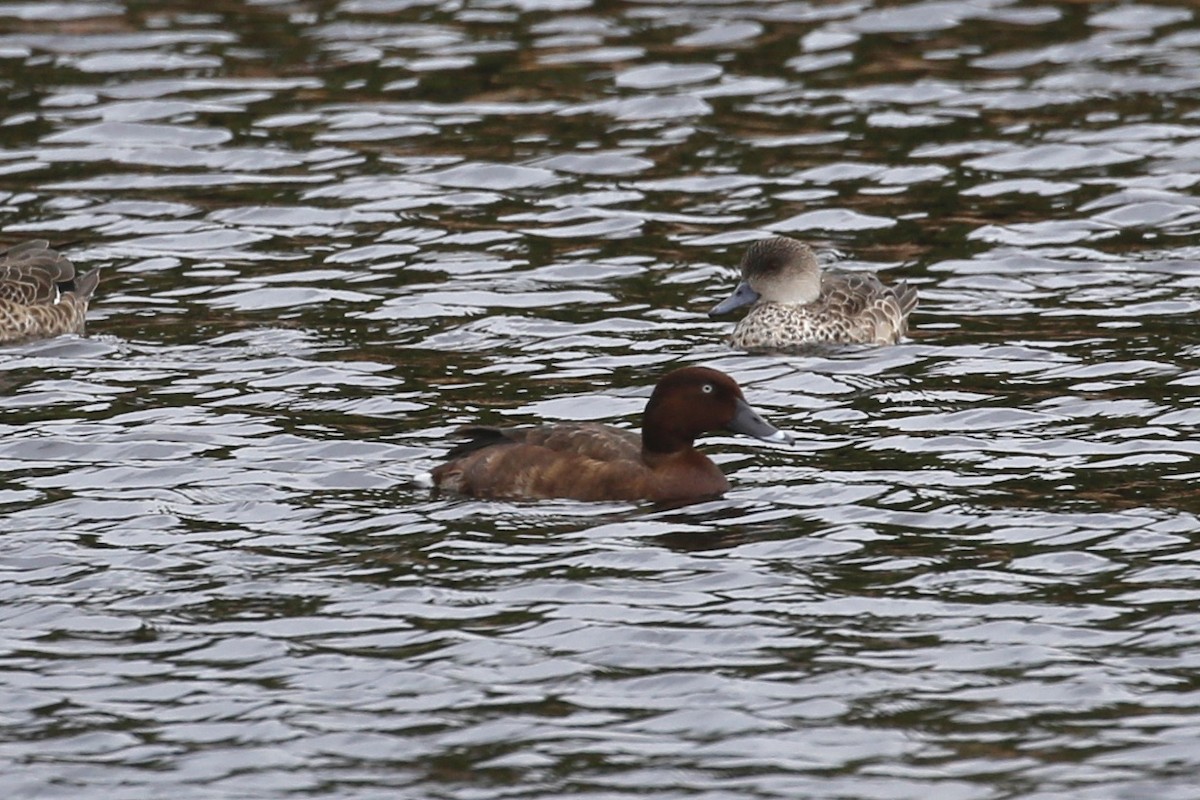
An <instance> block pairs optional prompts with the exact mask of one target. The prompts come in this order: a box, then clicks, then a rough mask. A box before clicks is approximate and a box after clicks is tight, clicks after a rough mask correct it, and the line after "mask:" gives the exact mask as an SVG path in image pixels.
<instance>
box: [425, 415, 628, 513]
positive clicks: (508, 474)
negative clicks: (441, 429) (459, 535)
mask: <svg viewBox="0 0 1200 800" xmlns="http://www.w3.org/2000/svg"><path fill="white" fill-rule="evenodd" d="M460 433H462V434H465V435H467V436H469V437H471V438H470V439H469V440H468V441H466V442H464V443H463V444H460V445H459V446H458V447H455V448H454V449H453V450H452V451H451V452H450V453H449V460H448V461H447V462H446V463H444V464H441V465H439V466H437V467H435V468H434V470H433V480H434V485H435V486H437V487H439V488H442V489H449V490H451V491H455V492H459V493H461V494H466V495H471V496H474V497H493V498H497V497H511V498H544V497H565V498H575V499H577V500H606V499H607V500H611V499H622V498H638V497H643V496H645V495H646V492H647V488H646V482H647V480H648V475H647V473H648V470H646V468H645V466H644V465H643V463H642V461H641V440H640V437H638V436H637V435H636V434H631V433H629V432H627V431H621V430H619V429H616V428H608V427H607V426H602V425H589V424H586V423H585V424H580V425H547V426H542V427H537V428H486V427H471V428H465V429H463V430H462V431H460Z"/></svg>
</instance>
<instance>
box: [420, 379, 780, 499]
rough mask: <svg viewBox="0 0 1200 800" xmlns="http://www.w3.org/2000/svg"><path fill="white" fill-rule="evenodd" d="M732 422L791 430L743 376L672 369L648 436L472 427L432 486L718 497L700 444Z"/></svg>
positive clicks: (723, 484)
mask: <svg viewBox="0 0 1200 800" xmlns="http://www.w3.org/2000/svg"><path fill="white" fill-rule="evenodd" d="M715 430H729V431H733V432H735V433H744V434H746V435H748V436H754V437H757V438H759V439H763V440H766V441H769V442H781V443H790V442H791V441H792V437H791V435H790V434H787V433H785V432H783V431H780V430H778V429H777V428H775V427H774V426H773V425H771V424H770V423H768V422H767V421H766V420H764V419H763V418H762V417H761V416H759V415H758V413H757V412H756V411H755V410H754V409H753V408H751V407H750V406H749V404H747V403H746V400H745V398H744V397H743V396H742V390H741V389H740V388H738V385H737V383H735V382H734V380H733V379H732V378H730V377H729V376H728V375H726V374H725V373H723V372H718V371H717V370H715V369H709V368H707V367H685V368H683V369H677V370H675V371H674V372H670V373H668V374H667V375H665V376H664V377H663V378H662V380H660V381H659V382H658V385H657V386H655V387H654V393H653V394H652V395H651V396H650V401H649V402H648V403H647V404H646V411H645V413H644V415H643V417H642V434H641V436H639V435H637V434H636V433H633V432H632V431H628V430H624V429H622V428H614V427H612V426H611V425H600V424H597V423H559V424H554V425H540V426H536V427H530V428H489V427H468V428H464V429H462V430H461V431H460V433H461V434H463V435H466V436H469V437H470V439H469V440H468V441H466V442H464V443H462V444H460V445H458V446H457V447H455V448H454V449H453V450H451V451H450V453H449V454H448V456H447V458H449V461H447V462H446V463H445V464H441V465H440V466H438V467H436V468H435V469H434V470H433V482H434V486H435V487H437V488H439V489H446V490H449V491H453V492H458V493H460V494H465V495H470V496H472V497H481V498H513V499H520V498H529V499H536V498H552V497H557V498H569V499H574V500H651V501H654V502H679V501H690V500H698V499H702V498H705V497H715V496H717V495H720V494H722V493H723V492H725V491H726V490H727V489H728V488H729V481H728V480H726V478H725V475H724V474H723V473H722V472H721V470H720V468H718V467H717V465H716V464H714V463H713V462H712V461H711V460H710V459H709V458H708V457H707V456H705V455H704V454H703V453H700V452H699V451H697V450H696V449H695V448H694V447H693V442H694V441H695V439H696V438H697V437H698V436H700V435H701V434H703V433H705V432H707V431H715Z"/></svg>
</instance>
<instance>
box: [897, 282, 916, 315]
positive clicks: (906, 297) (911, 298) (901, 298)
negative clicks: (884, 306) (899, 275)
mask: <svg viewBox="0 0 1200 800" xmlns="http://www.w3.org/2000/svg"><path fill="white" fill-rule="evenodd" d="M895 292H896V302H897V303H899V304H900V317H901V318H902V319H903V318H905V317H907V316H908V315H909V314H911V313H912V312H913V309H914V308H916V307H917V287H915V286H909V285H908V282H907V281H901V282H900V283H899V284H897V285H896V287H895Z"/></svg>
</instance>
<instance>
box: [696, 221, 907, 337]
mask: <svg viewBox="0 0 1200 800" xmlns="http://www.w3.org/2000/svg"><path fill="white" fill-rule="evenodd" d="M741 271H742V280H741V282H740V283H739V284H738V285H737V288H736V289H734V291H733V294H731V295H730V296H729V297H727V298H726V299H725V300H722V301H721V302H720V303H718V304H717V305H716V306H715V307H713V309H712V310H711V311H709V312H708V314H709V316H710V317H718V316H720V315H722V314H727V313H729V312H730V311H732V310H734V309H735V308H740V307H741V306H745V305H750V306H751V307H750V311H749V312H748V313H747V314H746V316H744V317H742V319H741V320H740V321H739V322H738V324H737V325H736V326H734V329H733V334H732V336H730V338H729V344H730V346H732V347H735V348H738V349H739V350H746V351H750V352H772V351H774V352H781V351H782V352H786V351H789V350H796V349H802V348H804V347H806V346H812V345H822V344H871V345H886V344H895V343H896V342H898V341H900V339H901V338H902V337H903V336H904V335H905V334H906V333H907V332H908V315H909V314H911V313H912V311H913V309H914V308H916V307H917V290H916V287H913V286H909V285H908V284H907V283H903V282H902V283H900V284H898V285H896V286H887V285H885V284H883V283H882V282H880V280H879V278H877V277H876V276H875V275H874V274H873V273H863V272H852V273H851V272H825V273H822V272H821V267H820V264H819V263H818V261H817V256H816V254H815V253H814V252H813V250H812V248H811V247H809V246H808V245H807V244H804V243H803V242H799V241H796V240H795V239H792V238H789V237H787V236H775V237H773V238H770V239H761V240H759V241H757V242H755V243H754V244H752V245H750V247H749V248H748V249H747V250H746V254H745V256H743V258H742V263H741ZM751 304H752V305H751Z"/></svg>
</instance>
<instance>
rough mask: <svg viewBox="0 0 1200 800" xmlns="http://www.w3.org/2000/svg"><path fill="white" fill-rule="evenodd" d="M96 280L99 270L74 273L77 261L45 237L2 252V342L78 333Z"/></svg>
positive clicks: (0, 269)
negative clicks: (81, 273) (74, 261)
mask: <svg viewBox="0 0 1200 800" xmlns="http://www.w3.org/2000/svg"><path fill="white" fill-rule="evenodd" d="M99 282H100V270H99V269H98V268H97V269H93V270H92V271H91V272H89V273H87V274H86V275H76V274H75V265H74V264H72V263H71V262H70V261H69V260H68V259H67V258H66V256H64V255H62V254H61V253H58V252H57V251H55V250H51V249H50V243H49V242H47V241H45V240H41V239H39V240H36V241H32V242H24V243H23V244H19V245H17V246H15V247H12V248H10V249H9V250H7V251H6V252H4V253H3V254H0V344H9V343H12V342H20V341H25V340H26V339H48V338H50V337H51V336H61V335H62V334H64V333H80V334H82V333H83V329H84V320H85V318H86V316H87V308H88V301H90V300H91V299H92V292H94V291H95V290H96V285H97V284H98V283H99Z"/></svg>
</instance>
